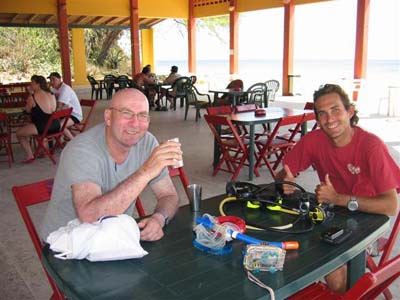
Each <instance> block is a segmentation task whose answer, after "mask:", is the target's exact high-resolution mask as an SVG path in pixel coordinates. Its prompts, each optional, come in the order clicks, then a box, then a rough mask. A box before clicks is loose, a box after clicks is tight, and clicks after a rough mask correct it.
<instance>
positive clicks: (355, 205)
mask: <svg viewBox="0 0 400 300" xmlns="http://www.w3.org/2000/svg"><path fill="white" fill-rule="evenodd" d="M347 208H348V209H349V211H356V210H357V209H358V201H357V197H356V196H350V200H349V202H347Z"/></svg>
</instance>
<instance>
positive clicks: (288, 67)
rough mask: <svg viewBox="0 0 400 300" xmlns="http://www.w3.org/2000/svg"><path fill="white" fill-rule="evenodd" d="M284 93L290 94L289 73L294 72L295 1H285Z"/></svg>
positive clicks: (285, 94)
mask: <svg viewBox="0 0 400 300" xmlns="http://www.w3.org/2000/svg"><path fill="white" fill-rule="evenodd" d="M284 10H285V11H284V18H285V19H284V36H283V72H282V94H283V95H284V96H287V95H289V77H288V75H289V74H292V72H293V44H294V35H293V34H294V2H293V0H288V1H284Z"/></svg>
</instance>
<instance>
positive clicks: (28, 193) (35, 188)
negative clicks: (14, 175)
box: [11, 179, 54, 259]
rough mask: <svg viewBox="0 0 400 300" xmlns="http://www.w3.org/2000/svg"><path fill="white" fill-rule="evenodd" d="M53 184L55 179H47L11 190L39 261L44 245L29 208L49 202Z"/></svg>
mask: <svg viewBox="0 0 400 300" xmlns="http://www.w3.org/2000/svg"><path fill="white" fill-rule="evenodd" d="M53 183H54V179H46V180H42V181H39V182H35V183H31V184H27V185H21V186H14V187H12V189H11V190H12V193H13V195H14V199H15V201H16V202H17V205H18V209H19V211H20V213H21V216H22V219H23V220H24V223H25V225H26V228H27V229H28V232H29V235H30V237H31V240H32V242H33V245H34V246H35V250H36V253H37V255H38V257H39V259H40V258H41V254H42V243H41V242H40V238H39V235H38V234H37V231H36V229H35V225H34V224H33V221H32V219H31V217H30V214H29V211H28V207H29V206H32V205H35V204H39V203H42V202H46V201H49V200H50V196H51V191H52V188H53Z"/></svg>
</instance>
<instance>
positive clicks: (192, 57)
mask: <svg viewBox="0 0 400 300" xmlns="http://www.w3.org/2000/svg"><path fill="white" fill-rule="evenodd" d="M188 51H189V53H188V57H189V72H190V73H196V19H195V18H194V16H193V0H189V19H188Z"/></svg>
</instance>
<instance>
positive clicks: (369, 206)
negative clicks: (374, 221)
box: [335, 189, 398, 216]
mask: <svg viewBox="0 0 400 300" xmlns="http://www.w3.org/2000/svg"><path fill="white" fill-rule="evenodd" d="M350 196H351V195H344V194H338V197H337V201H336V203H335V204H337V205H341V206H344V207H347V203H348V202H349V201H350ZM357 202H358V210H359V211H363V212H367V213H375V214H382V215H387V216H394V215H396V214H397V213H398V199H397V192H396V190H395V189H392V190H389V191H387V192H385V193H382V194H380V195H377V196H375V197H357Z"/></svg>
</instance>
